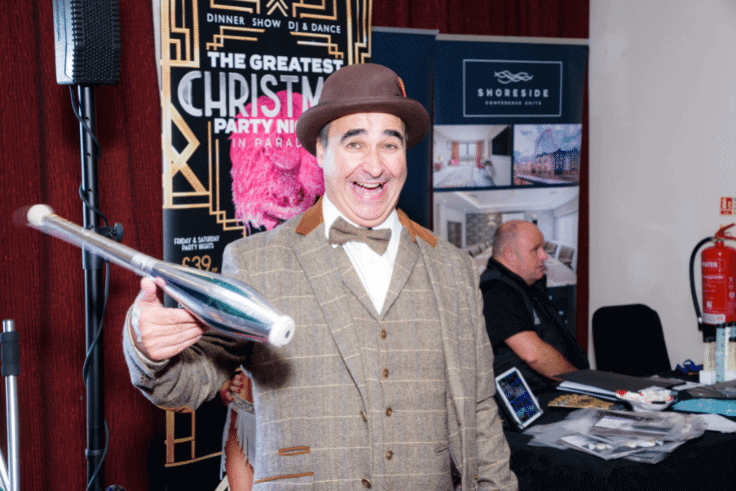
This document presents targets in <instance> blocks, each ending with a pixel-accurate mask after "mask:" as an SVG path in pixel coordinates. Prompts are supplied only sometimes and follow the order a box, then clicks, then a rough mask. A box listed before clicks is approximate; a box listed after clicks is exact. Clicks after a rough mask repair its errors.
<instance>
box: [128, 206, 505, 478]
mask: <svg viewBox="0 0 736 491" xmlns="http://www.w3.org/2000/svg"><path fill="white" fill-rule="evenodd" d="M399 216H400V221H401V223H402V224H403V225H404V228H403V229H402V236H401V239H400V245H399V253H398V257H397V261H396V266H395V271H394V275H393V278H392V280H391V285H390V286H389V292H388V294H387V298H386V304H385V306H384V310H386V309H387V308H388V306H390V304H391V301H392V299H395V298H396V296H397V295H398V292H397V291H396V288H397V287H398V288H400V285H401V284H402V278H405V277H406V276H407V275H408V274H409V272H410V271H409V270H407V269H406V265H413V264H414V263H416V262H417V261H418V260H419V261H421V260H423V261H424V263H425V264H426V267H427V271H428V273H429V277H430V282H431V285H429V286H428V287H430V288H431V289H432V291H433V293H434V296H435V298H436V301H437V306H438V310H439V316H440V329H441V336H442V340H441V341H442V349H443V353H444V357H445V365H446V380H447V421H448V435H449V441H450V455H451V457H452V459H453V461H454V462H455V465H456V466H457V468H458V470H459V471H460V473H461V476H462V482H463V489H464V490H475V489H481V490H490V489H516V488H517V481H516V477H515V476H514V474H513V473H512V472H511V470H510V468H509V455H510V452H509V448H508V445H507V443H506V440H505V438H504V435H503V431H502V429H501V423H500V420H499V418H498V410H497V407H496V404H495V401H494V399H493V395H494V392H495V388H494V379H493V369H492V367H493V355H492V350H491V346H490V342H489V340H488V335H487V332H486V329H485V321H484V317H483V311H482V309H483V302H482V298H481V294H480V289H479V288H478V285H479V278H478V272H477V269H476V268H475V266H474V264H473V262H472V260H471V258H470V256H468V255H466V254H463V253H462V252H460V251H459V250H458V249H457V248H456V247H454V246H452V245H451V244H449V243H448V242H446V241H442V240H438V239H437V238H435V237H434V236H433V235H432V234H431V233H429V232H428V231H427V230H425V229H423V228H422V227H420V226H419V225H417V224H416V223H413V222H411V221H410V220H409V219H408V218H407V217H406V215H404V214H403V213H401V212H399ZM412 242H413V243H414V244H416V246H414V245H413V244H412ZM331 247H332V246H330V245H329V244H328V243H327V241H326V239H325V233H324V224H323V222H322V214H321V203H318V204H317V205H315V206H314V207H313V208H311V209H310V210H307V212H305V213H304V214H303V215H302V216H297V217H295V218H293V219H291V220H289V221H287V222H286V223H284V224H282V225H281V226H279V227H277V228H276V229H274V230H271V231H269V232H265V233H261V234H256V235H254V236H250V237H247V238H244V239H240V240H237V241H235V242H233V243H232V244H230V245H228V246H227V247H226V249H225V254H224V260H223V272H224V273H225V274H228V275H231V276H235V277H237V278H238V279H240V280H241V281H244V282H245V283H247V284H249V285H251V286H252V287H253V288H255V289H256V290H258V291H259V292H260V293H261V294H262V295H263V296H264V297H265V298H268V299H269V300H270V301H271V302H272V303H273V304H274V305H275V306H276V307H277V308H278V309H280V310H281V311H282V312H284V313H286V314H287V315H290V316H291V317H292V318H294V320H295V322H296V332H295V335H294V338H293V339H292V340H291V342H290V343H289V344H287V345H286V346H283V347H279V348H276V347H273V346H270V345H265V344H256V343H243V342H238V341H234V340H232V339H229V338H226V337H224V336H221V335H219V334H217V333H208V334H206V335H205V336H204V337H203V338H202V339H201V340H200V341H199V342H198V343H197V344H196V345H194V346H193V347H192V348H189V349H187V350H185V351H184V352H182V353H181V354H180V355H178V356H177V357H175V358H173V359H171V360H169V361H168V362H164V363H152V362H150V361H149V360H144V359H142V358H141V356H140V355H137V354H136V352H135V350H134V349H133V348H132V343H131V342H130V340H129V339H128V338H127V337H126V340H125V342H124V345H125V346H124V348H125V354H126V360H127V362H128V366H129V368H130V374H131V380H132V382H133V384H134V385H136V386H137V387H138V388H139V389H140V390H141V391H142V392H143V394H144V395H146V396H147V397H148V398H149V399H150V400H151V401H152V402H154V403H155V404H158V405H161V406H164V407H180V406H189V407H192V408H196V407H198V405H199V404H201V403H202V402H204V401H206V400H208V399H210V398H212V397H214V396H215V395H216V393H217V391H218V389H219V388H220V386H221V385H222V383H223V382H225V381H226V380H227V379H228V378H229V377H230V376H231V374H232V372H233V371H234V370H235V368H236V367H237V366H238V365H243V366H244V367H246V369H247V371H248V375H249V376H250V377H251V379H252V380H253V397H254V404H255V411H256V415H257V436H256V440H257V446H258V450H257V456H256V462H255V469H254V472H255V476H254V479H255V485H254V488H253V489H254V490H260V489H295V488H298V489H332V487H331V486H330V483H329V482H325V481H322V482H320V483H317V482H314V483H313V482H312V480H313V479H314V476H315V474H317V475H320V474H321V475H328V474H329V471H328V469H326V468H325V466H332V467H335V466H337V465H339V466H340V467H341V468H343V467H345V466H349V467H350V471H351V472H349V473H348V474H350V475H355V474H356V472H355V469H360V468H361V466H365V463H364V462H363V461H364V460H367V457H366V456H367V455H368V450H367V449H366V448H365V445H366V442H367V441H370V438H371V435H370V429H366V428H364V427H365V426H367V425H365V424H363V423H361V421H364V420H365V411H366V407H365V390H366V388H365V386H366V381H365V373H364V371H363V367H362V362H361V357H360V355H359V350H360V346H359V343H358V336H357V335H356V333H355V331H354V330H353V318H352V316H351V314H350V313H349V311H348V310H349V309H346V308H344V305H345V301H344V299H345V295H346V291H345V288H346V286H345V284H344V281H343V279H342V277H341V274H342V273H344V272H340V271H338V269H337V268H336V265H335V262H334V261H333V259H332V256H331V254H330V252H331V251H330V248H331ZM417 251H418V252H417ZM412 255H413V257H412ZM420 256H421V257H420ZM353 274H354V271H353ZM366 297H367V295H366ZM366 302H370V300H367V299H366ZM428 314H429V315H434V314H433V313H428ZM361 417H362V418H363V419H362V420H361V419H360V418H361ZM316 446H319V447H320V448H319V449H317V450H319V451H316V450H315V447H316ZM326 449H335V450H333V451H332V453H331V452H330V451H329V450H326ZM316 469H318V470H319V472H315V470H316ZM330 470H334V469H330ZM363 484H364V485H365V484H367V483H363ZM344 485H345V483H342V484H341V485H340V489H342V488H343V487H344ZM333 486H334V487H335V488H337V484H334V485H333ZM355 486H360V487H361V488H362V487H363V486H362V485H361V483H360V482H358V483H355V484H354V485H353V486H349V487H351V488H354V487H355ZM430 489H431V488H430Z"/></svg>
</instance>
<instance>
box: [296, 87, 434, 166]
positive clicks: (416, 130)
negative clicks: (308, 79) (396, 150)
mask: <svg viewBox="0 0 736 491" xmlns="http://www.w3.org/2000/svg"><path fill="white" fill-rule="evenodd" d="M356 113H387V114H393V115H394V116H396V117H398V118H400V119H401V120H402V121H403V122H404V124H406V132H407V134H408V136H409V138H408V140H407V142H406V149H407V150H410V149H412V148H413V147H415V146H416V145H417V144H418V143H419V142H420V141H422V139H423V138H424V135H425V133H426V132H427V129H428V128H429V114H428V113H427V110H426V109H424V106H422V105H421V104H420V103H419V102H418V101H415V100H414V99H400V98H396V97H368V98H362V99H359V100H355V101H349V100H348V101H345V100H342V101H336V102H327V103H325V104H318V105H316V106H314V107H312V108H310V109H308V110H307V111H306V112H304V113H303V114H302V115H301V117H300V118H299V120H298V121H297V123H296V136H297V138H298V139H299V142H300V143H301V144H302V146H303V147H304V148H305V149H306V150H307V152H309V153H311V154H312V155H316V153H317V149H316V146H317V138H318V137H319V133H320V131H322V128H324V127H325V125H326V124H328V123H329V122H331V121H334V120H336V119H338V118H341V117H343V116H347V115H349V114H356Z"/></svg>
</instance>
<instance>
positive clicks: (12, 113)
mask: <svg viewBox="0 0 736 491" xmlns="http://www.w3.org/2000/svg"><path fill="white" fill-rule="evenodd" d="M151 4H152V2H151V0H124V1H121V2H120V25H121V38H122V60H121V70H120V73H121V75H120V81H119V83H118V84H117V85H114V86H105V87H98V88H96V89H95V94H96V102H97V112H96V115H97V132H98V138H99V140H100V142H101V145H102V155H101V158H100V161H99V164H98V169H99V188H98V189H99V197H100V209H101V211H102V212H103V213H104V214H105V215H106V216H107V217H108V218H109V220H110V222H111V223H114V222H120V223H122V224H123V225H124V227H125V238H124V240H123V243H125V244H126V245H129V246H131V247H134V248H136V249H139V250H141V251H143V252H145V253H147V254H149V255H152V256H154V257H161V256H162V245H161V199H162V195H161V136H160V135H161V123H160V105H159V92H158V82H157V78H156V66H155V55H154V39H153V14H152V6H151ZM588 15H589V0H567V1H565V0H527V1H524V0H522V1H514V2H512V1H499V0H493V1H474V0H452V1H449V0H445V1H427V0H392V1H390V2H388V1H384V0H374V2H373V25H375V26H384V27H408V28H418V29H437V30H439V31H440V33H444V34H478V35H504V36H538V37H567V38H587V37H588ZM0 40H1V43H2V44H1V46H2V51H0V52H2V53H3V55H4V56H3V62H4V63H3V65H2V69H1V70H0V81H1V83H2V85H1V86H2V92H0V114H2V117H3V121H4V123H3V129H2V146H1V147H0V148H2V153H3V162H2V163H1V164H0V182H2V185H3V189H4V191H3V198H2V202H1V203H0V255H1V257H2V262H0V274H1V275H2V283H0V289H2V312H1V313H0V315H2V318H3V319H14V320H15V322H16V330H17V331H18V332H19V335H20V346H21V375H20V377H19V379H18V386H19V401H20V421H21V432H20V433H21V435H20V436H21V471H22V477H21V483H22V486H23V489H84V488H85V486H86V480H87V461H86V458H85V449H86V447H87V435H86V401H85V398H86V397H85V385H84V381H83V378H82V364H83V362H84V357H85V348H86V339H85V334H86V330H85V319H84V303H85V295H84V282H83V271H82V268H81V259H80V258H81V253H80V251H79V250H78V249H76V248H74V247H72V246H69V245H67V244H65V243H63V242H61V241H58V240H55V239H51V238H49V237H47V236H45V235H43V234H41V233H39V232H37V231H35V230H31V229H25V228H18V227H16V226H14V225H13V224H12V223H11V215H12V213H13V211H14V210H16V209H17V208H19V207H21V206H24V205H28V204H34V203H47V204H49V205H51V206H52V207H53V208H54V209H55V210H56V212H57V213H58V214H59V215H61V216H63V217H65V218H67V219H69V220H71V221H73V222H75V223H78V224H81V223H82V205H81V202H80V199H79V196H78V188H79V185H80V182H81V164H80V156H79V126H78V124H77V121H76V119H75V117H74V115H73V113H72V109H71V104H70V96H69V88H68V87H65V86H60V85H58V84H57V83H56V75H55V59H54V38H53V13H52V1H51V0H30V1H25V2H2V3H1V4H0ZM586 111H587V109H586ZM584 124H585V126H584V128H585V133H584V142H583V148H584V150H583V153H584V155H583V169H584V175H583V176H582V177H581V201H580V223H581V225H585V229H584V230H583V229H581V233H580V240H581V242H580V247H579V250H583V251H584V250H587V212H588V207H587V116H586V119H585V121H584ZM578 281H579V284H578V288H579V290H582V291H581V295H582V296H583V298H582V299H579V302H578V303H579V305H580V306H581V308H583V310H584V312H582V313H581V311H580V309H579V310H578V319H587V317H588V316H587V257H585V258H584V257H582V256H581V258H580V262H579V264H578ZM137 284H138V278H137V277H136V276H135V275H133V274H132V273H130V272H128V271H124V270H122V269H120V268H118V267H116V266H113V267H112V273H111V275H110V300H109V303H108V305H107V314H106V317H105V324H104V328H103V337H102V343H103V346H104V349H103V352H104V383H105V385H104V403H105V416H106V420H107V424H108V426H109V430H110V442H109V450H108V453H107V457H106V466H105V484H112V483H115V484H120V485H122V486H125V487H126V488H127V489H128V491H135V490H145V489H157V488H158V484H157V483H155V482H150V480H149V477H148V469H149V468H153V467H155V468H160V466H162V465H163V455H162V450H161V448H160V446H161V440H162V435H163V426H164V420H163V412H162V411H161V410H159V409H157V408H155V407H154V406H152V405H151V404H150V403H149V402H148V401H147V400H146V399H144V398H143V396H141V395H140V394H139V393H138V392H137V391H136V390H134V389H133V388H132V386H131V384H130V382H129V379H128V373H127V369H126V366H125V362H124V360H123V356H122V353H121V349H120V338H121V325H122V323H123V319H124V316H125V312H126V310H127V307H128V305H130V303H131V302H132V301H133V299H134V297H135V295H136V293H137ZM581 314H582V315H581ZM582 328H583V329H587V327H586V326H582ZM586 332H587V331H586ZM585 343H586V344H587V341H585ZM586 344H584V345H586ZM0 416H1V415H0ZM3 420H4V417H3ZM4 441H5V436H4V429H0V442H4ZM1 446H2V447H3V453H4V455H5V456H7V452H6V451H5V448H4V444H3V445H1Z"/></svg>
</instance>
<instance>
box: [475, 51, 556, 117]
mask: <svg viewBox="0 0 736 491" xmlns="http://www.w3.org/2000/svg"><path fill="white" fill-rule="evenodd" d="M562 68H563V66H562V62H561V61H519V60H463V116H464V117H466V118H474V117H475V118H487V117H560V116H562Z"/></svg>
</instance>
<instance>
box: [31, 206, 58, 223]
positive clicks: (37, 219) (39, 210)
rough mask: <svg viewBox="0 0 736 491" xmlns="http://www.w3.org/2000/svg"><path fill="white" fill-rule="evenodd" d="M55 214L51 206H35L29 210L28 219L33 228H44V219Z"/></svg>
mask: <svg viewBox="0 0 736 491" xmlns="http://www.w3.org/2000/svg"><path fill="white" fill-rule="evenodd" d="M53 214H54V210H53V209H52V208H51V207H50V206H49V205H33V206H31V207H30V208H29V209H28V213H26V218H27V219H28V223H29V224H31V226H33V227H41V226H43V221H44V219H45V218H46V217H47V216H49V215H53Z"/></svg>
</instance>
